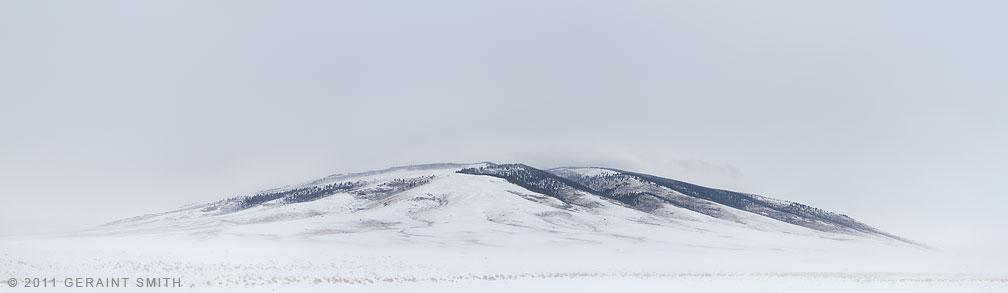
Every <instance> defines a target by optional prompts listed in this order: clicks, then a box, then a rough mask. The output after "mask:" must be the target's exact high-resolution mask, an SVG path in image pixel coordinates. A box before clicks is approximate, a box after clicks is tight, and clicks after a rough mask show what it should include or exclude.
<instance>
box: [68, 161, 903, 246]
mask: <svg viewBox="0 0 1008 293" xmlns="http://www.w3.org/2000/svg"><path fill="white" fill-rule="evenodd" d="M83 233H84V234H145V235H146V234H188V235H194V236H198V237H206V238H212V237H217V236H221V235H271V236H276V237H291V236H292V237H307V238H322V239H325V238H335V239H341V240H345V241H350V242H360V243H369V242H382V243H395V242H411V243H412V242H432V243H438V244H450V243H481V244H489V245H508V244H513V245H518V246H520V245H525V244H527V243H565V242H611V241H617V242H618V241H649V242H656V243H670V244H680V245H700V246H708V247H721V248H733V247H738V248H741V247H752V246H754V245H755V246H760V247H780V246H788V245H792V246H793V245H794V243H806V242H807V241H818V242H817V243H819V242H825V243H833V244H836V243H843V242H849V241H850V240H858V241H855V242H861V243H863V242H870V243H875V244H885V245H890V246H893V245H895V246H901V245H903V246H912V245H909V244H914V243H912V242H910V241H908V240H906V239H904V238H901V237H898V236H895V235H893V234H889V233H886V232H882V231H880V230H878V229H876V228H873V227H871V226H869V225H867V224H864V223H861V222H858V221H856V220H854V219H852V218H850V217H848V216H846V215H843V214H837V213H833V212H829V211H826V210H822V209H818V208H814V207H810V206H807V205H803V204H800V203H795V202H789V201H784V200H778V199H773V198H768V197H763V196H759V195H755V194H747V193H740V192H733V191H727V190H720V189H714V188H708V187H703V186H698V185H694V184H690V183H686V182H682V181H677V180H672V179H667V178H662V177H658V176H654V175H647V174H641V173H635V172H628V171H622V170H617V169H611V168H595V167H577V168H574V167H566V168H555V169H549V170H541V169H536V168H533V167H530V166H528V165H524V164H494V163H488V162H485V163H476V164H428V165H415V166H405V167H396V168H390V169H385V170H380V171H372V172H364V173H352V174H338V175H331V176H328V177H325V178H321V179H318V180H313V181H310V182H307V183H304V184H299V185H295V186H287V187H282V188H276V189H271V190H266V191H262V192H259V193H256V194H251V195H245V196H237V197H231V198H227V199H224V200H220V201H216V202H211V203H205V204H194V205H189V206H185V207H182V208H180V209H176V210H172V211H168V212H164V213H158V214H150V215H144V216H139V217H134V218H129V219H124V220H120V221H116V222H112V223H109V224H106V225H104V226H102V227H99V228H97V229H93V230H89V231H85V232H83ZM820 244H821V243H820Z"/></svg>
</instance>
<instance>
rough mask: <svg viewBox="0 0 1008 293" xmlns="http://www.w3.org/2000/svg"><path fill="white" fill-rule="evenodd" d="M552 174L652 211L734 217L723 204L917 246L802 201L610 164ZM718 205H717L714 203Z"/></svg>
mask: <svg viewBox="0 0 1008 293" xmlns="http://www.w3.org/2000/svg"><path fill="white" fill-rule="evenodd" d="M549 171H550V172H552V173H554V174H556V175H558V176H560V177H563V178H565V179H568V180H571V181H573V182H577V183H578V184H581V185H583V186H586V187H587V188H589V189H591V190H592V191H594V192H597V193H599V194H601V195H602V196H605V197H609V198H613V199H616V200H619V201H621V202H624V203H626V204H628V205H631V206H634V207H636V208H637V209H639V210H643V211H648V212H651V211H653V210H656V209H658V208H660V207H661V206H662V205H664V204H669V205H673V206H676V207H680V208H685V209H689V210H692V211H696V212H698V213H702V214H705V215H708V216H711V217H715V218H720V219H727V220H733V221H737V220H738V219H736V218H733V217H732V215H731V214H730V213H725V207H729V208H733V209H737V210H742V211H746V212H750V213H754V214H758V215H762V216H765V217H768V218H771V219H774V220H778V221H782V222H786V223H790V224H794V225H798V226H802V227H806V228H810V229H814V230H818V231H823V232H830V233H847V234H857V233H864V234H868V235H874V236H881V237H887V238H892V239H895V240H899V241H903V242H907V243H911V244H916V243H913V242H911V241H910V240H907V239H905V238H902V237H898V236H895V235H893V234H890V233H886V232H883V231H880V230H878V229H876V228H874V227H871V226H869V225H867V224H864V223H861V222H858V221H857V220H854V219H853V218H850V217H848V216H847V215H844V214H838V213H833V212H830V211H826V210H823V209H819V208H815V207H811V206H808V205H804V204H801V203H796V202H790V201H784V200H778V199H773V198H769V197H764V196H759V195H755V194H749V193H741V192H735V191H728V190H722V189H714V188H709V187H704V186H699V185H696V184H691V183H687V182H683V181H678V180H673V179H668V178H662V177H658V176H654V175H648V174H641V173H635V172H628V171H623V170H618V169H611V168H554V169H551V170H549ZM712 203H717V204H720V206H719V205H714V204H712Z"/></svg>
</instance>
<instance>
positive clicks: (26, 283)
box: [7, 277, 182, 288]
mask: <svg viewBox="0 0 1008 293" xmlns="http://www.w3.org/2000/svg"><path fill="white" fill-rule="evenodd" d="M7 286H10V287H24V288H56V287H62V288H181V287H182V278H169V277H141V278H131V277H97V278H96V277H71V278H55V277H52V278H10V279H7Z"/></svg>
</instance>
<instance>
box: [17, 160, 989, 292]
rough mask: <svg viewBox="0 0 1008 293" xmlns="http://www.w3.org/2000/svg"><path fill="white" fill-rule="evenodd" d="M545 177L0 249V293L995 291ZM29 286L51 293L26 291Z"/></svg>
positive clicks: (768, 227) (353, 189)
mask: <svg viewBox="0 0 1008 293" xmlns="http://www.w3.org/2000/svg"><path fill="white" fill-rule="evenodd" d="M552 172H553V173H554V174H558V175H563V176H564V177H566V178H571V179H570V180H567V179H564V178H561V177H557V176H556V175H551V174H549V173H546V172H545V171H540V170H536V169H531V168H530V167H527V166H523V165H495V164H490V163H482V164H469V165H458V164H436V165H423V166H410V167H402V168H392V169H388V170H382V171H375V172H367V173H358V174H346V175H334V176H329V177H326V178H323V179H320V180H315V181H312V182H308V183H305V184H301V185H297V186H291V187H284V188H279V189H275V190H270V191H265V192H262V193H258V194H255V195H251V196H245V197H235V198H230V199H226V200H222V201H218V202H214V203H208V204H194V205H190V206H186V207H183V208H180V209H177V210H174V211H170V212H166V213H160V214H152V215H145V216H140V217H135V218H131V219H126V220H122V221H117V222H114V223H110V224H109V225H105V226H102V227H98V228H95V229H91V230H87V231H78V232H75V233H69V234H61V235H35V236H17V237H5V238H0V274H2V275H0V277H2V278H3V279H4V280H8V279H9V278H15V281H16V282H18V283H19V284H18V286H17V287H16V288H8V287H4V289H0V290H11V291H22V290H24V291H29V290H31V291H34V290H74V291H81V290H84V291H90V290H94V291H104V290H112V289H113V288H107V287H98V288H94V287H92V288H66V287H67V285H68V284H70V285H73V286H79V285H77V284H78V283H79V282H75V280H77V278H83V280H85V281H82V282H83V284H88V282H87V281H86V280H87V279H88V278H91V279H92V280H98V279H101V280H109V279H119V278H127V279H128V280H129V281H127V282H125V283H126V284H125V286H126V287H127V288H136V287H138V285H137V284H136V283H135V281H134V280H135V279H137V278H141V279H146V278H169V279H171V280H178V282H179V284H180V288H172V287H174V286H168V287H169V288H164V289H159V290H188V291H214V292H217V291H221V290H230V291H235V292H238V291H240V292H248V291H270V292H273V291H278V290H289V289H298V290H299V291H326V292H332V291H334V290H335V291H353V292H402V291H406V290H408V291H411V292H433V291H437V292H474V291H475V292H514V291H519V290H531V291H545V290H552V289H556V290H564V291H574V290H577V291H578V292H611V291H614V290H628V289H629V290H634V289H639V290H654V289H659V288H661V289H663V290H683V291H686V292H735V291H742V290H744V291H746V292H808V291H814V292H1008V268H1006V266H1005V265H1004V263H1005V262H1003V261H1004V260H1005V259H1004V256H1003V255H993V256H987V257H986V258H984V259H979V260H978V259H966V258H963V257H960V256H957V255H953V254H951V253H948V252H942V251H938V250H934V249H930V248H926V247H924V246H921V245H918V244H916V243H913V242H912V241H908V240H905V239H903V238H900V237H898V236H894V235H892V234H888V233H885V232H881V231H878V230H877V229H874V228H871V227H870V226H867V225H866V224H863V223H860V222H856V221H854V220H853V219H850V218H848V217H846V216H843V215H839V214H836V213H831V212H827V211H823V210H819V209H815V208H811V207H807V206H804V205H800V204H797V203H791V202H787V201H781V200H776V199H770V198H766V197H760V196H756V195H748V194H742V193H732V192H727V191H719V190H713V189H703V188H702V187H696V186H692V185H689V186H687V187H688V188H686V189H682V188H680V187H681V186H678V185H668V184H665V183H667V182H666V181H660V180H657V181H647V180H646V179H649V177H643V175H642V176H641V177H638V176H637V175H633V174H634V173H622V174H624V175H620V173H619V172H621V171H614V170H609V169H600V168H561V169H555V170H554V171H552ZM625 174H630V175H625ZM659 179H661V178H659ZM523 180H524V181H523ZM575 181H578V182H584V183H585V185H581V184H579V183H576V182H575ZM655 182H657V183H655ZM673 183H675V182H673ZM663 184H664V185H663ZM675 184H680V183H675ZM589 186H591V187H589ZM670 186H671V187H670ZM675 188H680V189H675ZM721 195H726V196H728V197H719V196H721ZM719 201H720V202H719ZM35 278H38V279H41V280H43V281H42V282H41V283H40V284H39V285H40V286H45V287H48V288H25V287H24V286H25V285H33V281H34V279H35ZM67 278H70V280H69V281H68V280H67ZM45 280H51V282H47V281H45ZM107 283H108V282H102V284H107ZM92 284H95V283H92ZM103 286H108V285H103ZM85 287H88V285H85ZM144 289H149V288H144Z"/></svg>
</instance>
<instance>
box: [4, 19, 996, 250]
mask: <svg viewBox="0 0 1008 293" xmlns="http://www.w3.org/2000/svg"><path fill="white" fill-rule="evenodd" d="M1006 35H1008V2H1005V1H885V0H883V1H876V0H872V1H581V0H579V1H550V0H546V1H542V0H537V1H298V0H295V1H249V0H241V1H237V0H236V1H203V0H199V1H196V0H192V1H177V0H172V1H128V0H123V1H38V0H30V1H28V0H25V1H15V0H12V1H2V2H0V200H2V203H0V234H12V233H29V232H47V231H61V230H67V229H77V228H84V227H90V226H94V225H98V224H102V223H105V222H108V221H111V220H115V219H119V218H124V217H129V216H134V215H139V214H144V213H150V212H158V211H165V210H168V209H171V208H174V207H177V206H180V205H183V204H187V203H191V202H205V201H211V200H216V199H220V198H224V197H228V196H233V195H236V194H242V193H248V192H253V191H257V190H261V189H266V188H271V187H276V186H280V185H284V184H291V183H297V182H301V181H305V180H309V179H313V178H317V177H321V176H325V175H328V174H330V173H339V172H353V171H367V170H374V169H380V168H385V167H390V166H396V165H406V164H414V163H430V162H446V161H451V162H474V161H495V162H524V163H528V164H531V165H533V166H537V167H543V168H547V167H555V166H561V165H602V166H611V167H618V168H625V169H630V170H636V171H641V172H647V173H652V174H656V175H661V176H665V177H671V178H677V179H682V180H686V181H691V182H694V183H699V184H703V185H708V186H712V187H720V188H728V189H734V190H740V191H746V192H752V193H759V194H764V195H768V196H772V197H777V198H782V199H788V200H794V201H799V202H803V203H807V204H811V205H813V206H817V207H822V208H825V209H828V210H834V211H839V212H843V213H846V214H849V215H851V216H853V217H855V218H857V219H860V220H863V221H865V222H867V223H869V224H871V225H874V226H877V227H879V228H882V229H884V230H887V231H891V232H893V233H895V234H899V235H903V236H907V237H910V238H913V239H917V240H920V241H924V242H927V243H930V244H933V245H936V246H939V247H946V248H990V247H998V246H1003V245H1002V244H1003V243H1005V242H1006V241H1008V232H1006V230H1008V229H1005V228H1004V224H1006V223H1008V213H1005V212H1004V208H1005V207H1006V205H1008V184H1005V178H1006V171H1005V168H1006V166H1008V151H1006V149H1008V134H1006V133H1008V115H1006V113H1008V57H1006V56H1008V53H1005V52H1008V38H1005V36H1006Z"/></svg>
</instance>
